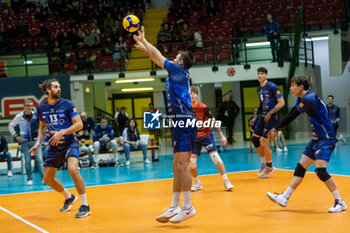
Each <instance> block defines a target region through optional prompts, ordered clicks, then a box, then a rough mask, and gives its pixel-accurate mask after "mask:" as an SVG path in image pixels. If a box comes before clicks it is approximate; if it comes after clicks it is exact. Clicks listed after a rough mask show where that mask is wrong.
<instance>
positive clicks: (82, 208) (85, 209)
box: [75, 205, 91, 218]
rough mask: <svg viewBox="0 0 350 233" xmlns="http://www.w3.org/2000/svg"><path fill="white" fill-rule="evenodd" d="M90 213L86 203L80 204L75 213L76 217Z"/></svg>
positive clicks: (82, 216)
mask: <svg viewBox="0 0 350 233" xmlns="http://www.w3.org/2000/svg"><path fill="white" fill-rule="evenodd" d="M90 214H91V211H90V207H89V206H88V205H81V206H80V208H79V212H78V213H77V214H76V215H75V217H76V218H84V217H87V216H89V215H90Z"/></svg>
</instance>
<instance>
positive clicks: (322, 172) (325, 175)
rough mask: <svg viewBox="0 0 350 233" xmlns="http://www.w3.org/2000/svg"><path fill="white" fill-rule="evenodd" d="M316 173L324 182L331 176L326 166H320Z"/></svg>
mask: <svg viewBox="0 0 350 233" xmlns="http://www.w3.org/2000/svg"><path fill="white" fill-rule="evenodd" d="M315 173H316V175H317V176H318V178H320V180H322V181H323V182H325V181H327V180H328V179H329V178H331V176H330V175H329V174H328V172H327V170H326V168H325V167H319V168H316V169H315Z"/></svg>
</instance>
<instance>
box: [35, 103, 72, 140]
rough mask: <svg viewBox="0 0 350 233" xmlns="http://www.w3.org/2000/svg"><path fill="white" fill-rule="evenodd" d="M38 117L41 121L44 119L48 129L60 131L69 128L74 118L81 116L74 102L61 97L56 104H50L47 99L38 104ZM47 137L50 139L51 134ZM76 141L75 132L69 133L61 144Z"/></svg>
mask: <svg viewBox="0 0 350 233" xmlns="http://www.w3.org/2000/svg"><path fill="white" fill-rule="evenodd" d="M37 112H38V117H39V120H40V121H44V122H45V124H46V127H47V131H48V132H50V131H60V130H62V129H67V128H69V127H70V126H71V125H73V121H72V118H73V117H76V116H79V113H78V111H77V110H76V108H75V106H74V104H73V103H72V102H71V101H69V100H67V99H63V98H60V99H59V100H58V101H57V103H56V104H55V105H50V104H49V103H48V101H47V100H45V101H44V102H43V103H41V104H39V106H38V111H37ZM47 135H49V136H48V137H47V138H46V139H47V140H50V138H51V137H52V135H51V134H47ZM74 141H76V139H75V136H74V134H67V135H64V136H63V139H62V142H63V143H62V144H60V145H59V146H65V145H69V144H70V143H72V142H74Z"/></svg>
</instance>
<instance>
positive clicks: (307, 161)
mask: <svg viewBox="0 0 350 233" xmlns="http://www.w3.org/2000/svg"><path fill="white" fill-rule="evenodd" d="M290 90H291V93H292V95H293V96H297V97H298V99H297V102H296V103H295V106H294V107H293V108H292V110H291V111H290V112H289V113H288V114H287V115H286V116H285V117H283V119H282V120H281V122H280V123H279V124H278V125H277V126H275V128H273V129H271V131H270V132H269V138H270V139H271V140H273V139H274V138H276V137H277V130H278V129H280V128H282V127H284V126H286V125H287V124H289V123H290V122H292V121H293V120H294V119H295V118H296V117H298V116H299V115H300V113H303V112H306V114H307V115H308V119H309V121H310V124H311V129H312V135H313V138H312V140H311V141H310V142H309V144H307V146H306V148H305V150H304V152H303V155H302V157H301V160H300V161H299V163H298V164H297V166H296V168H295V172H294V176H293V178H292V180H291V182H290V184H289V186H288V188H287V190H286V191H285V192H284V193H281V194H273V193H269V192H268V193H266V195H267V196H268V197H269V198H270V200H272V201H273V202H276V203H277V204H279V205H280V206H283V207H286V206H287V202H288V199H289V197H290V196H291V195H292V193H293V192H294V190H295V189H296V188H297V187H298V186H299V184H300V183H301V182H302V181H303V178H304V175H305V172H306V170H307V169H308V168H309V167H310V166H311V165H312V164H313V163H315V167H316V169H315V173H316V175H317V176H318V178H319V179H320V180H321V181H323V182H324V183H325V185H326V186H327V188H328V189H329V191H331V192H332V194H333V197H334V199H335V202H334V205H333V207H331V208H329V209H328V212H330V213H337V212H341V211H343V210H346V208H347V206H346V204H345V202H344V201H343V200H342V199H341V197H340V195H339V192H338V189H337V187H336V185H335V183H334V181H333V179H332V177H331V176H330V175H329V174H328V172H327V169H326V168H327V164H328V162H329V160H330V157H331V154H332V152H333V150H334V148H335V144H336V141H337V140H336V137H335V133H334V130H333V127H332V124H331V121H330V119H329V118H328V112H327V109H326V106H325V105H324V103H323V102H322V101H321V100H320V98H319V97H318V96H317V95H316V93H315V92H313V91H311V90H309V81H308V79H307V78H306V77H304V76H295V77H294V78H292V80H291V87H290Z"/></svg>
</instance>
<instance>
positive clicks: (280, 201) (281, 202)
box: [266, 192, 288, 207]
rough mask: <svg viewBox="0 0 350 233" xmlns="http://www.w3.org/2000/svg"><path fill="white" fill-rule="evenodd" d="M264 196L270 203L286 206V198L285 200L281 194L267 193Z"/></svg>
mask: <svg viewBox="0 0 350 233" xmlns="http://www.w3.org/2000/svg"><path fill="white" fill-rule="evenodd" d="M266 196H267V197H268V198H270V200H271V201H273V202H276V203H277V204H279V205H280V206H282V207H286V206H287V202H288V198H286V197H285V196H284V195H283V193H280V194H278V193H270V192H267V193H266Z"/></svg>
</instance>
